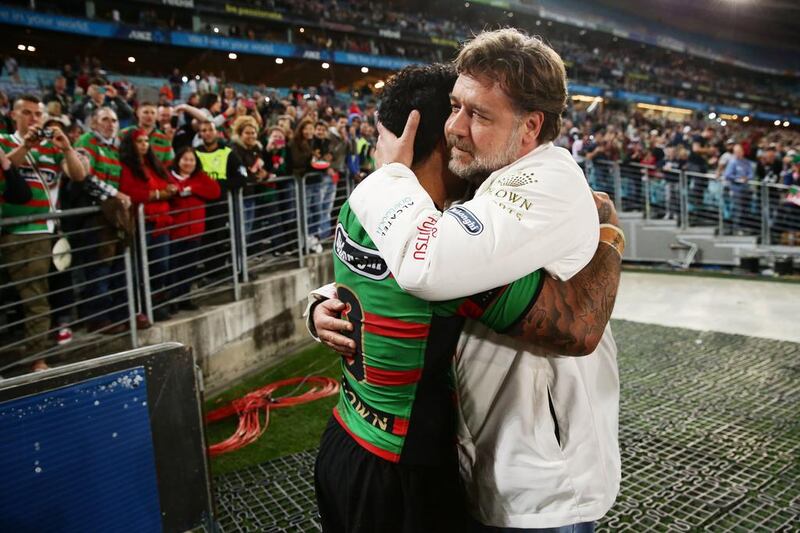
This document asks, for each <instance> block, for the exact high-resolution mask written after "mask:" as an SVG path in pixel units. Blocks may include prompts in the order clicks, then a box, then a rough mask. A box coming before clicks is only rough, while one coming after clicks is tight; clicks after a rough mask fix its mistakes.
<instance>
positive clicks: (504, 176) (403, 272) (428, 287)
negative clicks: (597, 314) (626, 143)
mask: <svg viewBox="0 0 800 533" xmlns="http://www.w3.org/2000/svg"><path fill="white" fill-rule="evenodd" d="M349 203H350V209H351V210H352V211H353V213H355V215H356V216H357V217H358V220H359V221H360V222H361V225H362V226H363V227H364V229H365V230H366V231H367V233H368V234H369V236H370V238H371V239H372V241H373V242H374V243H375V245H376V246H377V248H378V250H379V251H380V253H381V256H382V257H383V259H384V260H385V261H386V263H387V265H388V266H389V270H390V271H391V272H392V274H393V275H394V277H395V279H396V280H397V283H398V284H399V285H400V286H401V287H402V288H403V289H405V290H406V291H408V292H409V293H411V294H413V295H415V296H418V297H420V298H422V299H425V300H448V299H451V298H458V297H462V296H467V295H471V294H477V293H479V292H482V291H485V290H489V289H493V288H495V287H499V286H501V285H505V284H507V283H510V282H512V281H514V280H516V279H519V278H521V277H523V276H525V275H526V274H530V273H531V272H533V271H534V270H538V269H540V268H545V269H547V271H548V272H549V273H550V274H552V275H553V276H556V277H558V278H560V279H569V278H570V277H572V276H573V275H574V274H576V273H577V272H578V271H580V270H581V269H582V268H583V267H584V266H586V264H587V263H588V262H589V261H590V260H591V258H592V256H593V255H594V252H595V250H596V249H597V241H598V237H599V234H600V226H599V223H598V220H597V208H596V207H595V204H594V200H593V198H592V194H591V191H590V189H589V185H588V184H587V183H586V179H585V178H584V177H583V173H582V172H581V170H580V167H578V165H577V164H576V163H575V161H574V160H573V159H572V156H571V155H570V153H569V152H568V151H567V150H565V149H563V148H559V147H557V146H553V144H552V143H547V144H544V145H542V146H539V147H538V148H536V149H535V150H533V151H531V152H530V153H528V154H527V155H525V156H523V157H521V158H520V159H518V160H517V161H515V162H514V163H512V164H511V165H508V166H507V167H505V168H502V169H500V170H498V171H496V172H494V173H492V174H491V175H490V176H489V177H488V178H487V179H486V180H485V181H484V182H483V183H482V184H481V186H480V187H479V188H478V190H477V191H476V192H475V196H474V197H473V198H472V200H469V201H467V202H464V203H463V204H459V205H457V206H454V207H451V208H450V209H447V210H446V211H445V212H444V213H442V212H440V211H439V210H437V209H436V206H435V205H434V203H433V201H432V200H431V198H430V196H428V193H427V192H425V189H423V188H422V186H421V185H420V184H419V182H418V181H417V179H416V177H415V176H414V174H413V173H412V172H411V170H409V169H408V168H407V167H405V166H403V165H401V164H398V163H393V164H391V165H386V166H384V167H383V168H381V169H379V170H377V171H375V172H373V173H372V174H371V175H370V176H368V177H367V178H366V179H365V180H364V181H362V182H361V183H360V184H359V185H358V186H357V187H356V188H355V190H354V191H353V193H352V194H351V195H350V198H349ZM432 222H435V232H431V230H430V227H431V223H432Z"/></svg>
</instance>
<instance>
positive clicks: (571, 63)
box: [11, 0, 800, 114]
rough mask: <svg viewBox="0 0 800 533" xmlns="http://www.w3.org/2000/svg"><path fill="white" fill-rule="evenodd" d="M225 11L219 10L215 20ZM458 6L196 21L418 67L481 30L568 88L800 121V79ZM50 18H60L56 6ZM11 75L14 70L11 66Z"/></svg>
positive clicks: (272, 4)
mask: <svg viewBox="0 0 800 533" xmlns="http://www.w3.org/2000/svg"><path fill="white" fill-rule="evenodd" d="M225 4H226V3H224V2H219V4H218V5H219V8H220V9H219V11H220V12H221V13H224V11H225V9H224V8H225ZM461 6H462V5H461V4H460V5H459V7H458V8H456V9H453V8H452V6H447V5H446V4H437V3H432V4H431V5H430V6H427V7H428V9H426V12H425V13H424V14H423V13H421V12H419V11H416V10H413V9H412V8H410V7H408V6H405V5H404V4H403V3H385V2H377V1H372V0H348V1H337V0H301V1H294V0H257V1H254V2H249V3H248V8H252V9H256V10H265V11H270V12H274V13H277V14H280V16H282V17H284V19H285V20H286V21H292V22H291V23H289V22H281V21H280V20H272V19H269V18H263V17H262V18H259V17H248V16H246V13H245V14H243V15H237V14H233V13H226V14H218V15H213V16H212V15H210V14H206V13H204V12H202V11H201V12H200V14H199V17H200V20H201V26H200V27H201V28H203V31H205V32H206V33H209V34H215V35H227V36H231V37H237V38H244V39H251V40H266V41H273V42H286V41H288V40H291V41H292V42H294V43H296V44H300V45H306V46H312V47H315V48H321V49H331V50H346V51H351V52H360V53H367V54H380V55H389V56H398V57H405V58H408V59H410V60H418V61H424V62H431V61H446V60H449V59H451V58H452V57H453V55H454V54H455V52H456V47H455V44H457V43H458V42H461V41H463V40H465V39H468V38H469V37H470V36H471V35H473V34H474V33H476V32H479V31H481V30H483V29H485V28H493V27H498V26H505V25H509V24H510V25H514V26H517V27H521V28H524V29H526V30H527V31H529V32H531V33H535V34H539V35H541V36H542V37H543V38H544V39H545V40H546V41H547V42H549V43H550V44H551V45H552V46H553V47H554V48H555V49H556V50H558V51H559V53H560V54H561V56H562V57H563V59H564V61H565V63H566V65H567V68H568V72H567V73H568V77H569V79H570V80H571V81H573V82H579V83H589V84H593V85H599V86H604V87H608V88H613V89H626V90H630V91H639V92H647V93H653V94H659V95H664V96H673V97H680V98H686V99H689V100H695V101H701V102H709V103H712V104H724V105H737V106H739V105H742V104H744V105H745V106H747V105H749V106H751V107H752V108H753V109H755V110H760V111H768V112H779V113H790V114H800V80H798V78H797V77H796V76H791V75H787V76H781V75H776V74H767V73H764V72H757V71H754V70H749V69H746V68H743V67H738V66H734V65H731V64H727V63H722V62H718V61H713V60H710V59H706V58H702V57H699V56H694V55H691V54H688V53H681V52H676V51H672V50H670V49H668V48H662V47H657V46H652V45H645V44H642V43H639V42H637V41H633V40H629V39H625V38H622V37H616V36H614V35H611V34H608V33H604V32H601V31H594V30H589V29H582V28H578V27H575V26H571V25H567V24H561V23H558V22H554V21H552V20H546V19H539V18H538V17H536V16H534V15H530V14H524V13H510V12H508V11H504V10H502V9H497V8H490V7H486V6H479V5H471V6H470V7H469V8H463V7H461ZM47 9H53V10H55V11H56V12H58V11H60V8H59V6H57V5H52V6H48V8H47ZM191 14H192V12H191V11H188V10H187V11H181V10H174V9H167V8H159V9H155V8H153V7H152V6H143V5H141V4H137V3H131V4H130V5H128V6H124V9H123V7H119V6H116V7H114V6H113V5H112V4H108V5H98V7H97V16H98V17H99V18H102V19H106V20H114V21H121V22H124V23H127V24H135V25H141V26H145V27H161V28H165V29H171V30H185V31H192V28H193V26H194V25H193V23H192V19H191ZM509 15H511V17H509ZM220 21H221V22H220ZM300 21H305V22H307V23H308V24H307V25H305V23H303V24H304V27H303V29H302V30H300V26H299V25H298V24H296V23H295V22H300ZM320 21H324V22H325V23H326V24H321V22H320ZM337 25H339V27H338V29H335V28H337ZM287 30H288V31H287ZM381 31H383V32H384V33H382V34H381V33H380V32H381ZM664 31H665V35H666V36H667V37H668V36H669V29H668V28H666V27H665V30H664ZM386 32H388V34H387V33H386ZM290 34H291V37H290ZM390 35H394V36H390ZM437 40H438V42H437ZM441 40H443V41H441ZM11 67H12V69H13V68H16V67H15V66H14V65H13V64H12V65H11Z"/></svg>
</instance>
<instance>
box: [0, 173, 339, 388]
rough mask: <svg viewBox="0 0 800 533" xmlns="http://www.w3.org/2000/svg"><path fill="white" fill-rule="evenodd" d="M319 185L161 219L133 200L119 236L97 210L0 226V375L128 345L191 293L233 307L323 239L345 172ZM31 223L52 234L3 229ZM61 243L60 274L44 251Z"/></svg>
mask: <svg viewBox="0 0 800 533" xmlns="http://www.w3.org/2000/svg"><path fill="white" fill-rule="evenodd" d="M319 178H320V176H319V175H318V174H309V175H306V176H303V177H302V178H299V179H298V178H295V177H293V176H282V177H279V178H276V179H274V180H271V181H270V182H268V183H267V184H264V185H255V186H250V187H248V188H247V189H245V190H241V189H240V190H237V191H233V192H230V191H228V192H225V193H224V194H223V196H222V197H221V198H220V199H218V200H215V201H209V202H206V203H205V207H204V208H198V207H189V208H185V209H173V210H171V211H170V212H169V213H168V215H169V217H171V219H172V222H170V223H166V224H165V223H163V220H162V221H161V222H160V223H158V222H156V221H154V220H151V219H150V218H148V216H147V215H146V214H145V210H144V205H141V204H140V205H139V206H137V207H136V209H133V210H132V216H133V217H134V222H135V224H134V225H135V227H136V231H135V235H134V236H133V237H132V238H130V239H127V240H124V239H120V238H119V236H118V234H117V232H116V230H114V229H113V228H112V227H111V226H110V224H109V223H108V222H106V221H105V219H104V217H103V214H102V212H101V209H100V208H99V207H89V208H81V209H72V210H65V211H59V212H56V213H51V214H48V215H44V216H41V215H36V216H31V217H18V218H13V219H12V218H7V219H0V232H1V233H2V234H1V235H0V295H2V300H0V302H2V303H0V373H2V372H3V371H7V370H8V369H10V368H12V367H19V368H22V366H24V365H28V366H30V365H32V364H34V363H37V362H38V361H40V360H48V359H49V358H51V357H54V356H58V357H59V358H61V357H62V356H63V357H64V358H67V359H68V358H69V357H71V356H76V357H80V356H86V355H90V354H91V353H94V352H97V353H98V354H99V353H102V352H103V351H104V350H105V351H108V348H107V347H108V342H109V341H112V340H115V339H119V343H118V344H117V345H115V346H114V348H115V349H125V348H128V347H136V346H137V342H138V341H137V333H138V331H139V330H140V329H142V328H147V327H150V325H151V324H153V323H154V322H158V321H161V320H166V319H168V318H170V316H171V315H173V314H175V313H177V312H181V311H191V310H193V309H196V308H197V306H196V303H195V302H194V301H193V300H194V299H196V298H202V297H205V296H208V295H210V294H213V293H218V292H224V291H230V292H231V294H232V297H233V299H234V300H238V299H240V298H241V284H242V283H247V282H248V281H250V280H252V278H253V276H254V275H255V274H256V273H258V272H259V271H265V270H267V269H270V268H275V267H281V266H288V265H297V266H302V265H303V264H304V261H305V257H306V255H307V254H308V253H309V252H319V251H321V250H322V248H321V247H322V245H323V244H326V243H330V242H331V241H332V239H333V228H335V221H336V218H337V217H338V212H339V209H340V207H341V205H342V204H343V203H344V201H345V200H346V199H347V197H348V195H349V193H350V190H351V189H352V182H351V181H350V180H349V179H348V178H346V177H342V179H340V180H339V181H338V183H333V180H332V179H330V177H329V176H327V175H325V176H322V179H319ZM198 209H201V210H202V209H204V210H205V212H204V213H198ZM39 220H49V221H51V222H49V223H50V224H51V225H56V224H57V225H58V227H59V231H58V232H57V234H56V235H54V234H52V233H39V234H26V235H19V234H14V233H11V232H12V231H14V229H13V228H14V226H19V225H20V224H23V223H29V222H33V221H39ZM167 220H168V219H167ZM198 223H200V224H198ZM203 226H204V227H203ZM61 236H63V237H66V238H67V239H68V241H69V243H70V246H71V258H72V262H71V265H70V266H69V268H66V269H64V270H63V271H58V270H57V269H56V268H55V267H54V266H53V265H54V260H53V258H54V254H53V250H52V247H53V243H54V242H55V240H56V239H57V238H58V237H61ZM63 257H64V256H61V255H59V256H57V259H59V260H60V259H62V258H63ZM79 329H80V330H84V331H83V332H82V333H81V335H80V336H79V337H77V338H75V339H74V340H73V339H72V336H71V332H72V330H79ZM19 368H18V369H19Z"/></svg>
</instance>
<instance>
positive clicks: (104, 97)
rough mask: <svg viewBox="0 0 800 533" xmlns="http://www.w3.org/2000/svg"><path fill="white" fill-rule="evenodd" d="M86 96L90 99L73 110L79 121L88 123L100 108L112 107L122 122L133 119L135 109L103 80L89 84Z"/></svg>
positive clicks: (84, 100) (95, 80) (98, 79)
mask: <svg viewBox="0 0 800 533" xmlns="http://www.w3.org/2000/svg"><path fill="white" fill-rule="evenodd" d="M86 95H87V96H88V98H84V99H83V100H82V101H80V102H78V103H77V104H76V105H75V106H73V108H72V116H74V117H75V118H77V119H78V120H81V121H86V120H87V119H89V118H90V117H91V116H92V114H93V113H94V111H95V109H97V108H99V107H110V108H111V109H113V110H114V112H115V113H116V114H117V118H118V119H119V120H120V121H123V120H128V119H130V118H132V117H133V109H132V108H131V106H130V105H128V102H127V101H126V100H125V98H123V97H122V96H120V95H119V93H118V92H117V89H116V88H115V87H114V86H113V85H111V84H110V83H108V82H107V81H106V80H104V79H102V78H94V79H93V80H92V81H90V82H89V88H88V89H87V91H86Z"/></svg>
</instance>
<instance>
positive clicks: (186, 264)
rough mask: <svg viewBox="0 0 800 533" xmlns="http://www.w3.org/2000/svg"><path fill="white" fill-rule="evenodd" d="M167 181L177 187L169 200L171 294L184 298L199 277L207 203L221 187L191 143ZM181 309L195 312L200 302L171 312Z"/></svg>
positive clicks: (187, 302)
mask: <svg viewBox="0 0 800 533" xmlns="http://www.w3.org/2000/svg"><path fill="white" fill-rule="evenodd" d="M167 181H168V183H170V184H172V185H174V186H175V188H176V189H177V190H176V193H175V195H174V196H172V198H171V200H170V206H171V207H172V223H173V225H172V228H171V229H170V232H169V238H170V271H171V274H170V286H171V287H172V297H173V298H182V297H184V296H185V295H187V294H188V293H189V289H190V288H191V284H192V281H193V280H195V279H196V278H197V271H198V269H197V264H198V262H199V260H200V257H201V250H200V247H201V238H202V236H203V233H204V232H205V229H206V228H205V224H206V202H209V201H213V200H217V199H218V198H219V197H220V187H219V183H217V182H216V181H215V180H213V179H211V178H210V177H209V176H208V174H206V173H205V172H204V171H203V166H202V164H201V163H200V160H199V159H198V157H197V154H196V153H195V151H194V149H193V148H191V147H189V146H186V147H184V148H181V149H180V150H179V151H178V153H177V155H176V157H175V161H174V163H173V164H172V168H171V169H170V173H169V176H168V180H167ZM179 309H182V310H185V311H195V310H197V305H195V304H194V303H193V302H192V301H191V300H188V299H184V300H181V301H180V302H179V303H178V304H176V305H175V306H174V307H173V308H172V311H173V312H177V311H178V310H179Z"/></svg>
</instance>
